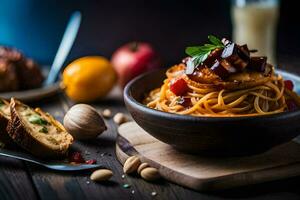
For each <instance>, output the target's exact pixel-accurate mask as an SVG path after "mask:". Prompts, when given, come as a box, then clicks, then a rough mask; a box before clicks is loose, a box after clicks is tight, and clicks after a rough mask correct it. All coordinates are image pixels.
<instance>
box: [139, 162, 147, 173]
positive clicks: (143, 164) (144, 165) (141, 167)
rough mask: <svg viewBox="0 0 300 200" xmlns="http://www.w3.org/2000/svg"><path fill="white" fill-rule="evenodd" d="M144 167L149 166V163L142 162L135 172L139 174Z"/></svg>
mask: <svg viewBox="0 0 300 200" xmlns="http://www.w3.org/2000/svg"><path fill="white" fill-rule="evenodd" d="M146 167H149V164H148V163H142V164H141V165H140V166H139V168H138V169H137V173H138V174H141V171H142V170H143V169H145V168H146Z"/></svg>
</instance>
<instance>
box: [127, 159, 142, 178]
mask: <svg viewBox="0 0 300 200" xmlns="http://www.w3.org/2000/svg"><path fill="white" fill-rule="evenodd" d="M140 164H141V160H140V159H139V157H137V156H131V157H129V158H128V159H127V160H126V161H125V163H124V166H123V172H124V173H125V174H130V173H133V172H135V171H136V170H137V169H138V167H139V166H140Z"/></svg>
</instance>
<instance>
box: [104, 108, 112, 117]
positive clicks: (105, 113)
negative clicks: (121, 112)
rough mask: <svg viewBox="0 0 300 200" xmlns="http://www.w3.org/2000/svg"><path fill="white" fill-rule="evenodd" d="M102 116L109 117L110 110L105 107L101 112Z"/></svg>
mask: <svg viewBox="0 0 300 200" xmlns="http://www.w3.org/2000/svg"><path fill="white" fill-rule="evenodd" d="M102 115H103V117H105V118H110V117H111V111H110V110H109V109H105V110H103V112H102Z"/></svg>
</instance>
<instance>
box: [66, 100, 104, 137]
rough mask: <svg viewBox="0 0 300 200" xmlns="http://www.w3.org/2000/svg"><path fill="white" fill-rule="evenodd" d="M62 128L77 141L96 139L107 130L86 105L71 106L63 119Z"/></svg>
mask: <svg viewBox="0 0 300 200" xmlns="http://www.w3.org/2000/svg"><path fill="white" fill-rule="evenodd" d="M64 126H65V128H66V130H67V131H68V132H69V133H70V134H71V135H73V137H74V138H75V139H78V140H86V139H93V138H96V137H97V136H98V135H99V134H101V133H103V132H104V131H105V130H106V129H107V127H106V125H105V123H104V120H103V118H102V117H101V115H99V113H98V112H97V111H96V109H94V108H93V107H92V106H89V105H87V104H77V105H75V106H73V107H72V108H71V109H70V110H69V111H68V112H67V113H66V115H65V117H64Z"/></svg>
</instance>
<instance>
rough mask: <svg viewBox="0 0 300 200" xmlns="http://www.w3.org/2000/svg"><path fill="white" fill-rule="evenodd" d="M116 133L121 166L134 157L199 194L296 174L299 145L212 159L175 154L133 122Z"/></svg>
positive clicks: (180, 153)
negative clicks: (249, 154)
mask: <svg viewBox="0 0 300 200" xmlns="http://www.w3.org/2000/svg"><path fill="white" fill-rule="evenodd" d="M118 132H119V136H118V139H117V148H116V152H117V156H118V158H119V159H120V161H121V162H122V163H123V162H124V160H125V159H126V157H127V155H134V154H136V155H138V156H140V157H141V159H142V161H144V162H147V163H149V164H152V165H153V166H155V167H156V168H158V169H159V171H160V174H161V175H162V176H163V177H164V178H165V179H167V180H170V181H172V182H174V183H177V184H179V185H182V186H185V187H189V188H191V189H195V190H199V191H214V190H220V189H227V188H231V187H237V186H242V185H251V184H255V183H261V182H266V181H270V180H276V179H282V178H287V177H291V176H297V175H300V144H297V143H295V142H290V143H287V144H284V145H280V146H278V147H275V148H273V149H271V150H269V151H267V152H265V153H262V154H258V155H252V156H243V157H242V156H241V157H228V158H223V157H222V158H221V157H219V158H214V157H203V156H199V155H191V154H185V153H182V152H179V151H177V150H175V149H174V148H172V147H171V146H170V145H167V144H165V143H163V142H161V141H159V140H157V139H155V138H154V137H152V136H151V135H149V134H148V133H147V132H145V131H144V130H143V129H142V128H141V127H139V126H138V125H137V124H136V123H135V122H127V123H125V124H122V125H121V126H120V127H119V129H118ZM126 154H127V155H126ZM124 156H125V158H124Z"/></svg>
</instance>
